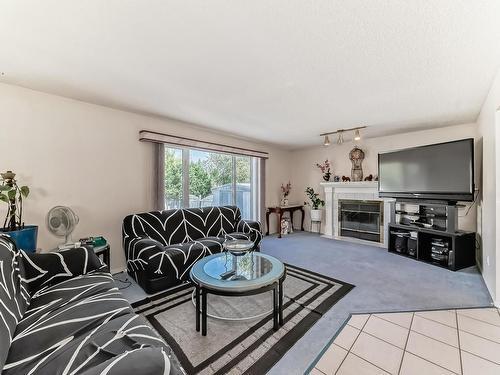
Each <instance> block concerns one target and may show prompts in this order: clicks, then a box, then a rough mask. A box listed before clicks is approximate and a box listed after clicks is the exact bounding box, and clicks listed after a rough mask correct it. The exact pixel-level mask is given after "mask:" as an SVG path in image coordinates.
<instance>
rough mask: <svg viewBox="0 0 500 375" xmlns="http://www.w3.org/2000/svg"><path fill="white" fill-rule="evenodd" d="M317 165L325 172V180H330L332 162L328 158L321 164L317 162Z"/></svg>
mask: <svg viewBox="0 0 500 375" xmlns="http://www.w3.org/2000/svg"><path fill="white" fill-rule="evenodd" d="M316 167H318V168H319V169H320V170H321V173H323V180H325V181H326V182H328V181H330V176H331V171H330V170H331V167H332V165H331V163H330V161H329V160H328V159H326V160H325V161H324V162H323V163H321V164H319V163H316Z"/></svg>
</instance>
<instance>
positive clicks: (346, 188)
mask: <svg viewBox="0 0 500 375" xmlns="http://www.w3.org/2000/svg"><path fill="white" fill-rule="evenodd" d="M321 186H323V188H324V189H325V226H324V228H325V232H324V237H326V238H332V239H336V240H342V241H356V242H358V241H366V242H368V243H370V244H372V245H375V246H379V247H386V248H387V245H388V244H387V239H388V236H387V229H388V227H389V220H390V218H391V202H392V201H394V199H390V198H380V197H379V196H378V182H377V181H360V182H322V183H321ZM341 203H344V211H343V212H344V216H342V211H341V209H340V206H341ZM345 204H352V205H354V206H346V205H345ZM349 211H354V212H349ZM359 211H361V212H359ZM372 211H373V212H372ZM375 211H376V213H375ZM343 219H344V220H343ZM377 219H378V221H377ZM342 221H344V223H343V224H342ZM376 223H378V226H377V225H376ZM377 227H378V228H377ZM342 228H343V229H342ZM372 232H373V233H372Z"/></svg>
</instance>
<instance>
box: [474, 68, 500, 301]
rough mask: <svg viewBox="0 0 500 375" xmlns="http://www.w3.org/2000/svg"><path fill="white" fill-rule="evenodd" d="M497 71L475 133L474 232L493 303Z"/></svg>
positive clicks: (499, 169)
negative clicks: (479, 154)
mask: <svg viewBox="0 0 500 375" xmlns="http://www.w3.org/2000/svg"><path fill="white" fill-rule="evenodd" d="M499 107H500V71H499V72H498V73H497V75H496V78H495V80H494V81H493V83H492V86H491V89H490V92H489V94H488V96H487V98H486V100H485V102H484V104H483V107H482V109H481V113H480V115H479V118H478V120H477V123H478V129H477V133H478V134H477V137H478V140H479V142H480V143H481V144H482V149H483V158H482V161H481V165H480V167H482V168H481V173H480V177H481V180H482V191H481V196H480V202H479V204H480V208H479V212H480V216H479V217H478V229H477V230H478V233H480V236H479V237H480V241H481V248H482V254H483V257H482V261H481V263H480V266H481V268H482V273H483V278H484V281H485V283H486V286H487V287H488V290H489V291H490V294H491V296H492V297H493V300H494V301H495V304H496V305H497V306H500V255H499V254H498V249H499V248H500V236H498V235H497V234H496V233H498V232H499V231H500V153H499V152H498V149H497V145H498V144H499V142H500V115H499V114H498V111H499Z"/></svg>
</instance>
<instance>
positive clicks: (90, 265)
mask: <svg viewBox="0 0 500 375" xmlns="http://www.w3.org/2000/svg"><path fill="white" fill-rule="evenodd" d="M21 253H22V255H23V260H24V267H25V279H26V282H27V284H28V287H29V290H30V291H31V292H34V291H36V290H39V289H40V288H43V287H47V286H51V285H54V284H57V283H59V282H61V281H63V280H67V279H71V278H73V277H75V276H78V275H83V274H86V273H88V272H92V271H95V270H99V269H104V268H105V265H104V264H103V263H102V262H101V260H100V259H99V257H97V255H95V253H94V251H93V250H92V249H90V248H87V247H76V248H72V249H67V250H61V251H54V252H50V253H41V254H39V253H26V252H24V251H21Z"/></svg>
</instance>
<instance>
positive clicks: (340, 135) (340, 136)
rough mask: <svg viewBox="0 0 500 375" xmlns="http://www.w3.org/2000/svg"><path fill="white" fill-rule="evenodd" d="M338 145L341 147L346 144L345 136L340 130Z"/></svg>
mask: <svg viewBox="0 0 500 375" xmlns="http://www.w3.org/2000/svg"><path fill="white" fill-rule="evenodd" d="M337 143H338V144H339V145H341V144H342V143H344V136H343V135H342V130H339V137H338V138H337Z"/></svg>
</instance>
